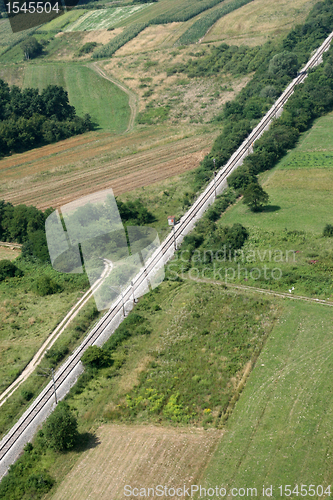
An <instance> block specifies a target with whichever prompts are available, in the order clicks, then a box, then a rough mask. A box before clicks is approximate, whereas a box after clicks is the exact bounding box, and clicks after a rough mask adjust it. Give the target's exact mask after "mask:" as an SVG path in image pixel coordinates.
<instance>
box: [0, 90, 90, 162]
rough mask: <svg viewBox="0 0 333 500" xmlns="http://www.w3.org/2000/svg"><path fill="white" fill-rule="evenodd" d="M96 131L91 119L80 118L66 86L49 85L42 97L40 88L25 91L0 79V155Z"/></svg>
mask: <svg viewBox="0 0 333 500" xmlns="http://www.w3.org/2000/svg"><path fill="white" fill-rule="evenodd" d="M92 129H93V124H92V122H91V118H90V116H89V115H85V117H84V118H80V117H78V116H77V115H76V111H75V108H74V107H73V106H71V105H70V104H69V102H68V94H67V92H66V91H65V90H64V89H63V88H62V87H58V86H57V85H49V86H48V87H46V88H45V89H44V90H43V91H42V93H41V94H40V93H39V92H38V90H37V89H32V88H27V89H24V90H21V89H20V88H19V87H16V86H13V87H9V85H8V84H7V83H6V82H4V81H3V80H0V156H4V155H8V154H10V153H13V152H15V153H19V152H22V151H26V150H28V149H32V148H35V147H37V146H42V145H44V144H49V143H52V142H57V141H59V140H61V139H67V138H68V137H71V136H72V135H76V134H82V133H84V132H86V131H88V130H92Z"/></svg>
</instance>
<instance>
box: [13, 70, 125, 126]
mask: <svg viewBox="0 0 333 500" xmlns="http://www.w3.org/2000/svg"><path fill="white" fill-rule="evenodd" d="M47 85H61V86H63V87H64V88H65V90H67V92H68V96H69V102H70V104H71V105H72V106H74V107H75V109H76V111H77V114H78V115H79V116H83V115H84V114H86V113H89V114H90V115H91V117H92V119H93V121H94V122H95V123H97V124H98V126H99V127H100V128H102V129H106V130H111V131H113V132H117V133H121V132H123V131H124V130H125V129H126V127H127V124H128V120H129V116H130V109H129V106H128V98H127V95H126V94H125V93H124V92H123V91H122V90H120V89H119V88H118V87H117V86H116V85H114V84H113V83H111V82H109V81H108V80H106V79H104V78H102V77H100V76H99V75H97V74H96V73H95V72H94V71H93V70H92V69H90V68H87V67H86V66H83V65H79V64H66V65H64V64H43V65H42V64H34V65H28V66H27V67H26V71H25V75H24V84H23V87H25V88H26V87H37V88H39V89H40V90H42V89H44V88H45V87H46V86H47Z"/></svg>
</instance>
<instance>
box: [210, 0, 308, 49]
mask: <svg viewBox="0 0 333 500" xmlns="http://www.w3.org/2000/svg"><path fill="white" fill-rule="evenodd" d="M315 3H317V1H316V0H294V1H293V2H292V4H291V3H290V2H289V1H288V0H275V1H274V2H272V1H271V0H254V1H253V2H251V3H250V4H248V5H245V6H244V7H241V8H240V9H237V10H236V11H234V12H232V13H230V14H228V15H227V16H225V17H223V18H221V19H220V20H219V21H217V23H216V24H215V25H214V26H213V28H212V29H211V30H210V31H209V32H208V33H207V35H206V36H205V38H204V42H205V43H210V42H215V41H222V40H223V41H224V42H226V43H229V44H237V45H240V44H242V43H243V44H247V45H260V44H262V43H264V42H265V41H266V40H267V39H268V38H271V37H276V36H282V35H284V34H287V33H288V32H289V31H290V29H291V28H292V27H293V26H294V25H295V24H301V23H302V22H303V21H304V20H305V18H306V16H307V14H308V13H309V12H310V10H311V9H312V7H313V5H314V4H315Z"/></svg>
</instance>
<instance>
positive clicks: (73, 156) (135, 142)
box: [0, 128, 216, 209]
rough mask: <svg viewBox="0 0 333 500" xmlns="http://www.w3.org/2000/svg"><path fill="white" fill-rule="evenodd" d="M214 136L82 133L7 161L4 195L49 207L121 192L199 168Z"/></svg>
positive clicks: (3, 167) (3, 168) (0, 194)
mask: <svg viewBox="0 0 333 500" xmlns="http://www.w3.org/2000/svg"><path fill="white" fill-rule="evenodd" d="M187 131H188V130H187ZM158 132H160V133H158ZM192 133H193V130H192ZM215 136H216V133H215V134H213V133H209V134H203V135H200V136H194V137H193V136H192V137H187V136H186V129H185V128H184V130H183V131H182V132H180V131H179V130H178V131H177V130H175V129H167V130H165V131H164V132H163V131H162V132H161V131H158V130H155V131H152V130H151V129H150V130H149V129H144V130H142V131H141V132H134V133H131V134H127V135H126V136H118V137H116V136H111V134H108V133H102V132H101V133H96V132H93V133H89V134H85V135H82V136H77V137H74V138H71V139H68V140H67V141H62V142H59V143H57V144H54V145H49V146H45V147H43V148H39V149H36V150H32V151H29V152H26V153H23V154H20V155H14V156H12V157H10V158H6V159H4V160H2V161H1V162H0V172H1V178H2V186H1V190H0V198H2V199H5V200H6V201H10V202H12V203H13V204H15V205H17V204H20V203H25V204H27V205H34V206H37V207H38V208H41V209H45V208H47V207H50V206H52V207H54V208H56V207H58V206H61V205H63V204H65V203H68V202H70V201H73V200H74V199H76V198H78V197H81V196H84V195H87V194H90V193H93V192H95V191H97V190H100V189H106V188H112V189H113V190H114V193H115V195H119V194H122V193H125V192H129V191H132V190H133V189H136V188H138V187H142V186H146V185H150V184H153V183H155V182H158V181H161V180H164V179H167V178H169V177H172V176H174V175H176V174H180V173H183V172H186V171H188V170H191V169H194V168H196V167H197V166H198V165H199V162H200V161H201V160H202V159H203V157H204V155H205V154H206V153H207V152H208V151H209V150H210V147H211V145H212V142H213V140H214V137H215Z"/></svg>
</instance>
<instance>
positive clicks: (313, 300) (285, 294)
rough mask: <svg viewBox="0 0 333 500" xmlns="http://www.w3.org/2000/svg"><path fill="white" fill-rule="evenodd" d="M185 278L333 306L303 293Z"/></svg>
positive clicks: (328, 302) (329, 302)
mask: <svg viewBox="0 0 333 500" xmlns="http://www.w3.org/2000/svg"><path fill="white" fill-rule="evenodd" d="M184 278H185V279H191V280H193V281H197V282H199V283H210V284H212V285H220V286H225V287H226V288H233V289H238V290H245V291H251V292H256V293H264V294H267V295H272V296H274V297H280V298H282V299H293V300H302V301H304V302H312V303H314V304H322V305H324V306H329V307H333V302H331V301H329V300H325V299H314V298H312V297H304V296H303V295H293V294H291V293H284V292H275V291H274V290H270V289H269V288H268V289H265V288H257V287H255V286H247V285H234V284H232V283H226V282H225V281H217V280H210V279H208V278H207V279H204V278H191V277H188V278H187V277H184Z"/></svg>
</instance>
